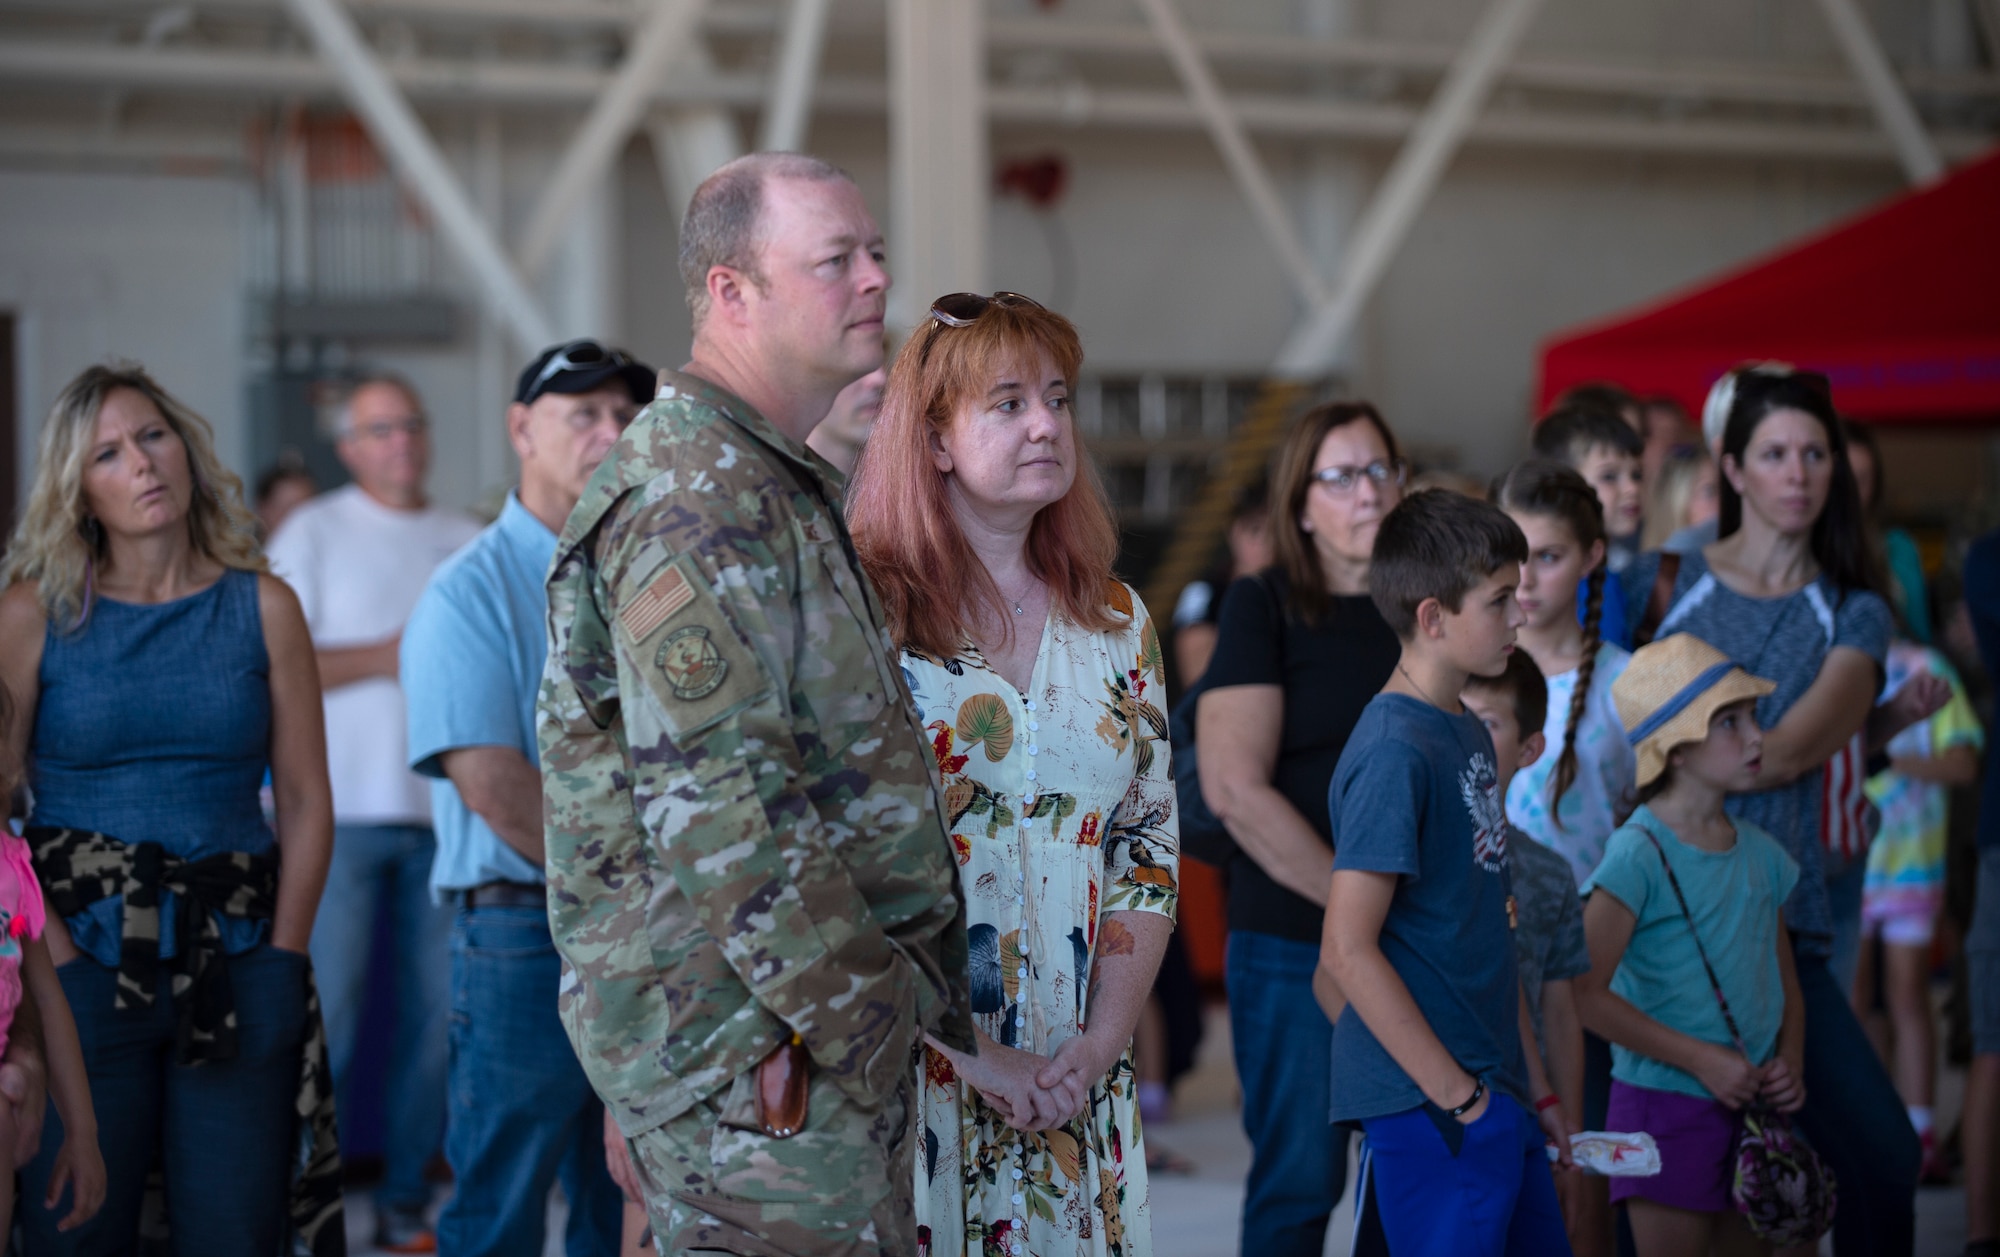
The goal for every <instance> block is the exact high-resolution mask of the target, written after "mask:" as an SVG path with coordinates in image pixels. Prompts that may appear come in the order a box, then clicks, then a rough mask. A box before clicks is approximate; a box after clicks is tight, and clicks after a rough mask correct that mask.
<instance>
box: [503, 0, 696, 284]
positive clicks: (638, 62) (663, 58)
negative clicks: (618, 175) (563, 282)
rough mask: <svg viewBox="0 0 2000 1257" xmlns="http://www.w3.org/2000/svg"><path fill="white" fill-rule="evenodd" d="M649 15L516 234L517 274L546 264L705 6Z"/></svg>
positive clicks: (679, 3) (663, 1) (668, 7)
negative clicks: (518, 247)
mask: <svg viewBox="0 0 2000 1257" xmlns="http://www.w3.org/2000/svg"><path fill="white" fill-rule="evenodd" d="M652 2H653V10H652V12H651V13H649V14H647V16H646V20H645V22H644V23H643V24H642V25H641V26H640V27H639V28H638V29H637V30H636V31H635V32H634V33H633V36H632V42H631V43H630V44H629V45H628V46H627V47H626V50H625V60H624V61H623V62H622V63H620V65H619V67H618V72H617V73H616V74H614V75H613V76H612V78H611V81H610V82H609V83H607V84H605V85H604V90H603V92H602V93H600V94H599V95H598V97H597V103H596V104H594V105H592V106H591V109H590V115H589V116H588V117H586V118H585V119H584V120H583V125H582V126H580V127H578V128H577V130H576V134H575V135H574V136H573V137H571V139H570V142H569V147H568V148H567V149H566V150H564V152H563V155H562V160H561V161H559V162H558V163H556V169H555V173H554V174H552V175H550V176H549V180H548V182H547V183H546V184H544V185H543V188H542V195H541V198H540V200H538V201H537V202H536V204H535V208H534V212H533V213H532V214H530V215H529V216H528V226H527V229H526V230H524V231H523V232H522V233H521V269H522V270H523V271H525V272H526V273H528V274H530V275H533V274H536V273H538V272H539V271H540V270H541V269H542V264H543V263H544V262H546V261H548V259H549V254H550V252H551V251H552V250H553V249H554V248H555V246H556V241H557V240H558V239H560V238H561V236H562V230H563V228H564V227H565V226H566V225H567V224H568V222H569V217H570V214H571V213H572V212H573V211H574V210H575V209H576V208H577V206H578V205H580V204H582V202H583V200H584V198H585V197H587V196H589V195H591V193H592V189H593V188H594V187H595V186H596V184H597V183H598V182H599V181H601V180H602V179H603V178H604V174H605V172H606V171H607V170H609V169H610V168H611V163H612V160H613V159H614V158H616V157H617V156H618V152H619V150H620V149H622V148H623V147H624V146H625V141H626V140H627V139H628V138H630V136H631V134H632V128H633V127H634V126H635V125H636V124H637V123H638V121H639V115H640V114H641V113H642V112H644V110H645V108H646V106H647V104H648V103H649V102H650V101H651V100H652V96H653V92H654V91H655V90H656V89H657V88H658V87H659V81H660V77H661V76H662V75H663V74H664V73H665V72H666V70H667V67H668V66H669V65H670V64H671V63H672V62H673V61H674V59H675V58H676V57H677V56H679V55H680V54H682V53H684V52H685V51H686V50H687V45H688V41H689V40H690V39H691V38H692V37H693V35H694V33H695V23H696V22H698V21H699V20H700V19H701V15H702V11H703V10H704V9H706V8H707V7H708V3H707V0H652Z"/></svg>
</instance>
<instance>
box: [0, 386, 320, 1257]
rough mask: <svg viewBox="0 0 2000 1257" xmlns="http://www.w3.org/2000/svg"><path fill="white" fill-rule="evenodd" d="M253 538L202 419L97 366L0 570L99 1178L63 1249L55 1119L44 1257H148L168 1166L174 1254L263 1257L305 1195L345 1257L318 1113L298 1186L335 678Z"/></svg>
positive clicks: (41, 871)
mask: <svg viewBox="0 0 2000 1257" xmlns="http://www.w3.org/2000/svg"><path fill="white" fill-rule="evenodd" d="M255 537H256V532H255V524H254V522H253V521H252V518H251V516H250V514H249V512H248V511H247V510H245V508H244V506H243V500H242V486H241V484H240V483H239V482H238V480H237V478H236V477H235V476H234V475H232V474H231V473H230V472H229V471H227V470H226V469H225V468H224V467H223V466H222V464H221V463H220V462H219V461H218V460H217V459H216V456H215V450H214V443H213V438H212V436H211V433H210V429H209V426H208V424H207V422H206V421H205V420H203V419H202V418H201V416H199V415H197V414H195V413H194V412H193V411H191V410H189V409H188V408H187V407H186V406H185V405H183V404H182V403H180V402H179V401H177V400H175V399H174V398H173V397H172V396H171V395H170V394H168V393H167V391H166V390H165V389H163V388H161V387H160V386H159V385H158V384H157V383H155V382H154V380H153V379H152V377H151V376H149V375H148V374H147V373H146V372H145V370H144V369H143V368H141V367H139V366H137V365H133V364H118V365H112V366H94V367H91V368H89V369H88V370H86V371H84V372H83V373H82V374H81V375H79V376H77V377H76V379H74V380H72V381H70V383H69V384H68V386H67V387H65V388H64V389H63V391H62V394H61V396H59V397H58V398H57V399H56V404H55V407H54V409H53V411H52V412H51V413H50V415H49V418H48V422H47V423H46V424H45V425H44V427H43V429H42V437H41V448H40V453H39V461H38V463H37V467H36V472H35V483H34V488H33V490H32V492H31V494H30V496H29V500H28V509H27V513H26V515H25V516H24V517H23V518H22V520H21V523H20V525H19V527H18V528H17V529H16V530H15V533H14V537H13V540H12V543H11V544H10V545H9V547H8V549H7V554H6V558H5V561H4V568H0V580H4V583H5V586H6V590H5V593H4V594H0V681H4V682H5V684H6V686H7V688H8V689H9V690H10V691H11V692H12V693H13V694H14V696H15V698H16V700H17V702H18V710H17V712H16V715H15V718H14V720H13V721H12V722H11V723H10V724H9V725H8V727H7V729H6V738H7V742H6V750H7V752H8V757H9V758H10V759H14V758H16V757H22V758H25V761H26V762H27V764H28V765H29V771H30V774H31V776H30V780H31V782H32V784H33V787H34V794H35V807H34V812H33V814H32V815H31V816H30V817H29V828H28V830H27V837H28V840H29V843H30V845H31V846H32V847H33V848H34V854H35V866H36V872H37V874H38V875H39V876H40V878H41V881H42V885H43V888H44V891H45V893H46V894H47V896H48V902H49V907H50V912H49V922H48V943H49V948H50V951H51V953H52V956H53V958H54V960H55V962H56V965H57V972H58V973H59V975H60V976H61V979H62V986H63V992H64V994H65V995H66V996H67V997H68V999H69V1003H70V1006H71V1008H72V1009H73V1010H74V1011H75V1014H76V1022H77V1030H78V1032H79V1034H80V1036H81V1038H82V1041H83V1047H84V1053H85V1057H86V1059H87V1060H88V1061H89V1063H90V1090H91V1099H92V1102H93V1105H94V1107H95V1109H96V1111H97V1112H98V1113H101V1114H105V1115H106V1121H105V1122H104V1124H103V1126H102V1127H101V1129H100V1130H99V1132H98V1136H99V1141H100V1144H101V1146H102V1150H103V1154H104V1161H105V1168H106V1172H107V1180H108V1182H107V1193H106V1198H105V1204H104V1208H103V1210H102V1211H101V1212H100V1213H99V1214H98V1215H97V1216H96V1217H95V1218H94V1219H92V1220H91V1221H90V1222H88V1223H86V1224H85V1225H83V1226H80V1227H77V1228H75V1229H73V1230H70V1231H67V1232H63V1231H59V1230H58V1228H57V1222H58V1220H59V1219H60V1218H61V1217H62V1216H63V1214H62V1212H61V1205H60V1201H58V1208H57V1209H56V1210H54V1211H52V1210H50V1209H49V1208H47V1207H45V1206H44V1204H43V1201H44V1198H45V1196H46V1195H47V1193H48V1190H49V1187H50V1182H51V1173H52V1169H53V1167H54V1160H55V1156H56V1152H57V1150H58V1149H59V1148H60V1147H61V1144H62V1130H61V1128H60V1123H59V1122H58V1120H57V1119H56V1117H55V1116H54V1115H53V1114H52V1115H50V1117H49V1118H48V1121H47V1125H46V1128H45V1130H44V1131H43V1137H42V1145H41V1152H40V1154H39V1155H38V1156H37V1157H36V1158H35V1159H34V1160H33V1161H31V1162H30V1163H28V1165H27V1166H26V1167H25V1168H24V1169H23V1171H22V1191H21V1201H22V1208H21V1209H20V1220H21V1222H22V1224H23V1226H24V1227H25V1229H26V1234H27V1243H28V1249H29V1251H31V1252H35V1253H46V1254H67V1253H77V1252H100V1251H101V1252H112V1251H126V1250H129V1249H131V1248H133V1247H134V1246H135V1245H136V1243H137V1232H138V1227H139V1214H140V1203H141V1198H142V1196H143V1194H144V1192H145V1186H146V1175H147V1172H148V1170H149V1168H150V1167H151V1166H152V1164H153V1163H154V1162H155V1160H156V1159H157V1160H159V1161H161V1162H163V1165H164V1170H165V1176H164V1177H165V1185H166V1187H165V1190H166V1201H165V1203H166V1207H167V1212H168V1215H169V1216H170V1217H171V1219H172V1224H171V1225H172V1243H171V1247H172V1250H173V1251H174V1252H175V1253H186V1254H194V1253H200V1254H205V1255H209V1257H231V1255H235V1254H241V1255H242V1257H269V1254H271V1253H273V1252H276V1251H278V1250H279V1248H280V1247H281V1246H282V1244H283V1242H284V1238H285V1234H286V1231H287V1227H288V1220H287V1196H288V1187H289V1188H291V1190H292V1191H293V1193H294V1199H293V1200H292V1222H293V1223H295V1224H296V1225H297V1227H298V1229H299V1230H300V1232H301V1235H302V1238H304V1239H305V1240H306V1242H308V1243H309V1244H311V1245H312V1246H313V1249H314V1251H315V1252H337V1251H344V1241H343V1240H342V1239H341V1236H340V1231H341V1228H340V1225H339V1196H338V1182H337V1171H338V1158H337V1152H336V1151H335V1150H334V1149H333V1148H332V1147H331V1145H330V1138H331V1122H330V1120H326V1119H329V1117H330V1115H329V1114H328V1111H327V1110H326V1109H325V1108H324V1107H322V1108H321V1110H320V1117H321V1118H322V1119H323V1120H321V1121H319V1122H317V1123H316V1125H315V1136H316V1143H315V1156H314V1160H313V1165H312V1167H311V1168H312V1172H311V1173H309V1174H307V1175H305V1176H302V1177H301V1179H300V1181H299V1183H298V1184H292V1183H291V1178H292V1173H291V1171H292V1166H293V1162H294V1159H295V1158H294V1156H293V1150H294V1148H295V1147H296V1130H297V1118H296V1116H295V1114H296V1112H297V1109H296V1106H297V1104H298V1102H299V1093H300V1091H301V1088H302V1083H301V1066H302V1055H301V1054H302V1053H304V1052H306V1051H307V1050H308V1027H309V1026H312V1027H314V1028H315V1029H316V1026H317V1020H318V1013H317V1006H316V1003H315V1002H314V1001H313V1000H312V997H311V995H310V989H311V983H310V978H309V974H308V969H307V962H306V956H305V951H306V940H307V939H308V938H309V937H310V936H311V933H312V924H313V914H314V912H315V911H316V910H317V908H318V904H319V893H320V884H321V882H322V881H323V880H324V878H325V875H326V865H327V857H328V854H329V851H330V849H331V840H332V832H333V814H332V805H331V799H330V794H329V791H328V787H327V777H326V751H325V746H324V738H323V733H322V724H321V720H320V700H319V681H318V673H317V670H316V668H315V665H314V662H313V653H312V642H311V640H310V639H309V638H308V636H307V633H306V626H305V620H304V617H303V616H302V615H301V614H300V611H299V604H298V600H297V599H296V598H294V597H293V595H292V592H291V591H290V590H289V589H288V588H286V586H285V585H284V583H283V582H281V581H279V580H277V579H276V578H275V577H272V576H270V575H269V574H267V573H266V571H265V564H264V558H263V555H262V554H261V553H260V552H259V550H258V548H257V542H256V540H255ZM267 768H268V769H269V770H270V773H271V777H272V784H273V788H274V793H275V798H276V804H277V825H276V832H275V833H274V832H273V829H272V827H271V826H270V825H268V824H267V823H266V822H265V820H264V815H263V811H262V809H261V807H260V805H259V801H258V788H259V786H260V785H261V783H262V781H263V778H264V774H265V770H266V769H267ZM281 864H282V870H283V872H282V875H280V866H281ZM126 887H137V888H140V889H137V890H135V891H134V892H133V893H132V894H131V895H130V896H129V897H127V896H125V895H123V894H121V893H120V891H121V890H123V889H124V888H126ZM155 939H156V940H157V947H155V946H153V945H152V943H153V940H155ZM318 1046H319V1048H320V1052H321V1059H322V1060H323V1051H324V1046H323V1043H320V1044H319V1045H318ZM315 1098H317V1099H324V1098H325V1097H323V1096H319V1097H315ZM329 1171H331V1172H332V1175H333V1176H334V1177H330V1176H329ZM56 1186H57V1187H58V1189H60V1187H61V1183H60V1181H58V1182H57V1184H56Z"/></svg>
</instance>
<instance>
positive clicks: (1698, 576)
mask: <svg viewBox="0 0 2000 1257" xmlns="http://www.w3.org/2000/svg"><path fill="white" fill-rule="evenodd" d="M1708 409H1710V410H1718V409H1719V411H1720V413H1723V414H1725V415H1726V416H1727V418H1726V422H1725V424H1724V428H1723V438H1722V459H1721V472H1722V514H1721V519H1720V527H1719V534H1718V540H1716V541H1715V542H1714V543H1712V544H1710V545H1708V546H1707V547H1705V548H1703V549H1701V550H1699V551H1694V552H1691V553H1688V554H1685V555H1683V556H1681V557H1680V560H1679V570H1678V571H1677V572H1670V576H1671V581H1672V584H1671V598H1670V599H1669V601H1668V609H1667V610H1666V612H1665V614H1664V616H1663V617H1662V618H1661V619H1660V621H1659V624H1658V626H1657V629H1656V631H1655V634H1654V636H1655V637H1665V636H1667V635H1668V634H1670V633H1679V632H1685V633H1692V634H1694V635H1695V636H1696V637H1699V638H1701V639H1702V640H1704V641H1706V642H1708V643H1710V644H1711V645H1713V646H1715V647H1716V648H1717V649H1718V650H1721V651H1722V652H1723V653H1725V654H1727V655H1729V656H1730V657H1731V658H1732V659H1734V660H1735V661H1736V663H1737V664H1738V665H1740V666H1741V667H1743V668H1744V669H1745V670H1747V671H1749V672H1750V673H1751V674H1752V675H1755V676H1760V677H1766V678H1769V679H1770V680H1772V681H1774V682H1776V683H1777V689H1776V690H1775V691H1774V692H1773V693H1772V694H1771V695H1769V696H1768V697H1766V698H1764V699H1763V700H1761V701H1760V702H1759V703H1758V705H1757V722H1758V724H1759V725H1761V726H1762V727H1763V728H1764V730H1765V733H1764V757H1763V770H1762V774H1761V776H1762V779H1763V780H1764V781H1765V782H1766V783H1767V785H1766V786H1765V788H1764V789H1762V790H1759V791H1757V792H1755V793H1751V794H1741V795H1734V796H1732V797H1731V798H1730V800H1729V804H1728V808H1729V812H1730V813H1731V814H1732V815H1735V816H1740V817H1742V818H1744V819H1745V820H1748V821H1750V822H1752V823H1754V824H1756V825H1758V826H1759V827H1761V828H1763V829H1765V830H1767V831H1768V832H1769V833H1771V834H1772V835H1773V836H1774V837H1776V838H1777V839H1778V840H1779V842H1780V843H1782V844H1783V845H1784V847H1785V849H1786V851H1787V852H1789V853H1790V855H1791V856H1792V858H1793V859H1795V860H1797V861H1798V863H1799V868H1800V876H1799V880H1798V884H1797V887H1796V888H1795V889H1794V890H1793V892H1792V894H1791V896H1790V897H1789V898H1788V899H1787V901H1786V903H1785V905H1784V919H1785V923H1786V925H1787V926H1788V927H1789V928H1790V930H1791V932H1792V945H1793V948H1794V951H1795V953H1796V955H1797V958H1798V970H1799V983H1800V986H1801V988H1802V990H1803V992H1804V996H1805V1004H1806V1020H1807V1024H1808V1025H1809V1026H1810V1027H1811V1029H1810V1030H1809V1031H1808V1033H1807V1037H1806V1061H1805V1084H1806V1096H1807V1099H1806V1107H1805V1109H1804V1110H1803V1111H1802V1112H1801V1114H1800V1123H1801V1125H1802V1126H1803V1128H1804V1129H1805V1132H1806V1135H1807V1137H1808V1138H1809V1139H1811V1140H1812V1143H1813V1146H1814V1147H1815V1148H1817V1149H1818V1150H1819V1151H1820V1153H1821V1154H1822V1155H1823V1156H1825V1157H1826V1159H1827V1160H1828V1161H1829V1162H1830V1163H1831V1164H1832V1166H1833V1169H1834V1172H1835V1174H1836V1175H1838V1177H1839V1181H1840V1186H1841V1193H1840V1212H1839V1214H1838V1216H1837V1218H1836V1220H1835V1232H1834V1233H1835V1244H1836V1251H1838V1252H1841V1253H1861V1252H1866V1253H1871V1254H1892V1253H1905V1254H1907V1253H1909V1252H1910V1251H1911V1247H1912V1245H1913V1244H1914V1243H1915V1238H1914V1232H1915V1203H1914V1193H1915V1190H1916V1183H1917V1164H1918V1158H1919V1149H1918V1144H1917V1139H1916V1135H1915V1133H1914V1132H1913V1131H1912V1130H1911V1129H1910V1123H1909V1118H1908V1117H1907V1115H1906V1114H1905V1113H1904V1111H1903V1107H1902V1103H1901V1101H1900V1100H1898V1099H1897V1096H1896V1091H1895V1088H1894V1087H1893V1086H1892V1085H1891V1084H1890V1081H1889V1078H1888V1075H1887V1074H1885V1073H1884V1072H1883V1070H1882V1066H1881V1062H1880V1061H1879V1059H1878V1058H1877V1057H1876V1055H1875V1053H1874V1051H1873V1049H1872V1048H1870V1046H1869V1044H1868V1040H1867V1038H1866V1036H1865V1035H1864V1034H1863V1033H1862V1031H1861V1027H1860V1024H1859V1023H1858V1022H1857V1021H1856V1020H1855V1018H1854V1014H1853V1012H1852V1011H1851V1010H1850V1009H1849V1007H1848V1003H1847V1000H1846V998H1845V996H1844V994H1843V993H1842V991H1841V990H1840V986H1839V983H1838V982H1837V981H1836V980H1835V979H1834V977H1833V975H1832V973H1831V972H1830V971H1829V969H1828V966H1827V958H1828V955H1829V944H1830V942H1831V935H1832V929H1833V922H1832V916H1831V913H1830V911H1829V908H1828V903H1827V896H1826V883H1825V879H1824V876H1823V873H1822V867H1823V866H1822V862H1821V858H1820V856H1821V849H1820V791H1821V788H1822V783H1823V778H1824V775H1825V774H1824V765H1825V764H1826V761H1827V760H1828V759H1829V758H1830V757H1831V756H1832V755H1833V754H1834V753H1835V752H1836V751H1838V750H1840V749H1841V748H1842V747H1843V746H1845V745H1846V743H1847V742H1848V740H1849V739H1850V738H1852V737H1853V736H1854V734H1855V733H1856V732H1857V731H1860V730H1862V729H1863V727H1864V725H1865V726H1866V727H1867V733H1868V737H1869V742H1870V745H1871V746H1879V745H1880V744H1881V743H1882V742H1883V741H1886V739H1887V737H1888V736H1890V735H1891V734H1892V733H1893V732H1894V727H1895V722H1896V721H1897V720H1902V721H1903V722H1904V723H1907V722H1908V720H1909V719H1912V718H1914V716H1913V714H1912V711H1913V709H1917V708H1920V707H1921V705H1922V703H1924V702H1926V701H1929V699H1930V698H1932V697H1933V696H1930V695H1910V696H1909V697H1908V699H1907V700H1906V701H1905V700H1899V701H1898V702H1896V703H1895V704H1892V705H1891V706H1885V707H1883V708H1881V709H1877V708H1875V706H1874V703H1875V696H1876V694H1877V692H1878V691H1879V690H1880V689H1881V686H1882V658H1883V655H1884V653H1885V652H1886V650H1887V649H1888V644H1889V633H1890V617H1889V608H1888V605H1887V604H1886V603H1885V602H1884V601H1883V600H1882V598H1881V596H1880V595H1879V594H1878V593H1877V588H1878V581H1877V578H1876V576H1875V573H1874V571H1873V563H1872V561H1871V560H1870V558H1869V553H1868V549H1867V545H1866V542H1865V541H1864V540H1863V537H1862V531H1861V502H1860V497H1859V495H1858V493H1857V492H1856V488H1855V482H1854V473H1853V471H1852V470H1851V469H1850V468H1849V467H1848V464H1847V459H1846V457H1845V450H1844V447H1843V441H1842V434H1841V427H1840V421H1839V419H1838V418H1837V417H1836V415H1835V413H1834V408H1833V399H1832V396H1831V393H1830V391H1829V389H1828V386H1827V382H1826V380H1825V378H1824V377H1822V376H1819V375H1816V374H1813V373H1811V372H1803V371H1795V370H1793V369H1791V368H1790V367H1787V366H1783V365H1781V364H1775V363H1763V364H1757V365H1755V366H1750V367H1745V368H1739V369H1737V370H1735V371H1732V372H1730V373H1729V374H1728V375H1725V376H1724V377H1723V378H1722V379H1721V380H1720V381H1719V382H1718V383H1717V384H1716V386H1715V390H1714V391H1713V392H1712V393H1711V395H1710V398H1709V405H1708ZM1660 562H1661V556H1660V555H1658V554H1648V555H1643V556H1641V557H1640V558H1639V559H1638V560H1637V561H1635V562H1634V563H1633V565H1632V567H1631V568H1630V569H1628V570H1627V573H1626V582H1625V591H1626V592H1625V596H1626V600H1627V606H1626V609H1627V612H1628V614H1629V618H1630V621H1631V622H1632V623H1635V624H1639V625H1641V626H1642V627H1643V626H1644V624H1645V616H1646V610H1647V604H1648V603H1649V602H1650V601H1651V596H1652V593H1653V586H1654V584H1655V581H1656V578H1657V576H1658V573H1659V566H1660ZM1932 706H1933V707H1935V703H1933V704H1932ZM1916 714H1923V713H1922V712H1921V711H1917V712H1916Z"/></svg>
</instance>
